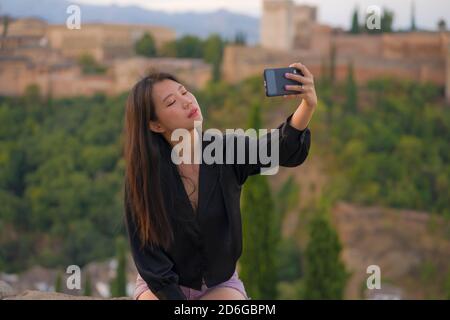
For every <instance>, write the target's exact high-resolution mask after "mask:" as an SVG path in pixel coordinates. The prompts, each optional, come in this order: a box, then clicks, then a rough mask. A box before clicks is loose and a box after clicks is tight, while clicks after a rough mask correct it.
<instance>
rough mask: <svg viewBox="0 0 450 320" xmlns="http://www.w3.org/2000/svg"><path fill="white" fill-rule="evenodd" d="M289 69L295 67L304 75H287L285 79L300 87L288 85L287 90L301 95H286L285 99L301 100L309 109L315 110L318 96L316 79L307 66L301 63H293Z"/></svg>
mask: <svg viewBox="0 0 450 320" xmlns="http://www.w3.org/2000/svg"><path fill="white" fill-rule="evenodd" d="M289 67H294V68H296V69H298V70H300V71H301V72H302V73H303V76H302V75H297V74H293V73H286V74H285V77H286V78H288V79H291V80H294V81H297V82H299V84H298V85H286V87H285V89H286V90H290V91H298V92H299V94H295V95H284V96H283V97H285V98H289V99H292V98H301V99H303V101H304V102H305V103H306V104H307V106H308V107H309V108H312V109H314V108H315V107H316V106H317V95H316V89H315V87H314V77H313V75H312V73H311V72H310V71H309V70H308V68H306V66H305V65H304V64H302V63H300V62H297V63H293V64H291V65H290V66H289Z"/></svg>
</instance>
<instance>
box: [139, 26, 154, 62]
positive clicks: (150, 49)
mask: <svg viewBox="0 0 450 320" xmlns="http://www.w3.org/2000/svg"><path fill="white" fill-rule="evenodd" d="M134 51H135V52H136V54H137V55H140V56H145V57H155V56H157V50H156V44H155V39H154V38H153V36H152V35H151V34H149V33H147V32H146V33H144V35H143V36H142V37H141V38H140V39H139V40H138V41H136V43H135V44H134Z"/></svg>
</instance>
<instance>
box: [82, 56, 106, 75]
mask: <svg viewBox="0 0 450 320" xmlns="http://www.w3.org/2000/svg"><path fill="white" fill-rule="evenodd" d="M78 64H79V65H80V67H81V70H82V72H83V73H84V74H104V73H105V72H106V70H107V68H106V67H105V66H103V65H101V64H100V63H98V62H97V60H95V58H94V57H93V56H92V55H90V54H88V53H85V54H82V55H81V56H80V57H79V58H78Z"/></svg>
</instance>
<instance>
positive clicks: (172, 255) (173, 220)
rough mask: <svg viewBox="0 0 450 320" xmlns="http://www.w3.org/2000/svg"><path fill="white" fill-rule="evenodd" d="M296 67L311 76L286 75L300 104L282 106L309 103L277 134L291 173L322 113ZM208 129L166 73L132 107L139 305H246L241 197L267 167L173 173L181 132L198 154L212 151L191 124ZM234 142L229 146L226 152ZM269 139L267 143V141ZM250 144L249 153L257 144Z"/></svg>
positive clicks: (130, 179) (133, 240) (142, 89)
mask: <svg viewBox="0 0 450 320" xmlns="http://www.w3.org/2000/svg"><path fill="white" fill-rule="evenodd" d="M291 67H295V68H297V69H299V70H301V71H302V73H303V74H304V76H300V75H295V74H287V75H286V77H287V78H290V79H293V80H295V81H298V82H299V85H291V86H287V88H286V89H287V90H293V91H298V95H290V96H285V97H289V98H295V97H298V98H301V99H302V102H301V104H300V105H299V106H298V107H297V109H296V110H295V112H294V113H293V114H291V115H290V116H289V117H288V118H287V119H286V121H285V122H284V123H282V124H281V125H280V126H279V127H278V129H279V130H280V131H279V132H280V134H279V137H278V138H277V139H278V140H277V141H278V142H279V165H281V166H285V167H295V166H298V165H300V164H301V163H303V161H304V160H305V159H306V157H307V155H308V151H309V147H310V131H309V128H308V123H309V121H310V119H311V117H312V114H313V112H314V110H315V108H316V105H317V97H316V93H315V88H314V81H313V76H312V74H311V73H310V72H309V70H308V69H307V68H306V67H305V66H304V65H303V64H301V63H294V64H292V65H291ZM300 83H301V84H302V85H301V84H300ZM202 120H203V118H202V114H201V111H200V107H199V105H198V103H197V100H196V98H195V97H194V95H193V94H192V93H191V92H189V91H188V90H187V89H186V88H185V87H184V86H183V85H182V84H181V82H180V81H178V80H177V79H176V78H175V77H174V76H172V75H170V74H167V73H153V74H151V75H149V76H147V77H145V78H144V79H142V80H141V81H139V82H138V83H137V84H136V85H135V86H134V87H133V89H132V91H131V93H130V95H129V97H128V101H127V105H126V114H125V146H124V147H125V148H124V149H125V150H124V151H125V163H126V170H125V171H126V172H125V216H126V225H127V231H128V235H129V239H130V245H131V252H132V255H133V259H134V262H135V264H136V267H137V270H138V273H139V276H138V279H137V285H136V290H135V295H134V297H135V299H218V300H221V299H249V297H248V296H247V294H246V292H245V288H244V285H243V283H242V281H241V280H240V279H239V276H238V274H237V272H236V263H237V261H238V259H239V257H240V255H241V252H242V230H241V216H240V194H241V187H242V185H243V183H244V182H245V181H246V179H247V177H248V176H250V175H254V174H258V173H260V171H261V169H262V168H264V165H263V164H262V162H260V161H259V159H258V161H257V162H256V163H252V164H250V163H247V162H246V163H239V162H237V161H234V162H232V163H228V162H224V163H223V164H221V163H212V164H206V163H205V162H201V163H200V164H198V163H194V164H186V163H181V164H175V163H177V162H176V161H175V162H174V161H173V157H171V156H172V155H173V154H172V150H173V148H174V147H175V146H177V144H178V143H179V140H177V141H176V142H174V141H172V139H171V137H172V133H173V132H174V130H176V129H186V132H188V134H189V136H188V138H189V139H191V142H192V144H191V145H192V146H193V147H192V150H191V151H192V152H193V150H194V146H199V145H201V150H205V147H207V146H208V144H209V143H210V142H208V141H199V134H198V133H199V132H198V130H197V128H198V127H197V126H194V124H195V123H194V122H195V121H199V122H197V124H198V123H201V121H202ZM236 137H237V136H236V135H226V136H224V138H225V139H226V141H227V142H228V141H230V139H236ZM271 138H272V135H271V134H267V135H266V136H265V139H266V140H265V141H267V142H270V139H271ZM245 139H246V140H245V144H244V146H245V148H246V149H245V151H246V152H249V150H248V149H249V148H248V146H249V142H250V138H248V137H246V138H245ZM258 141H261V139H260V140H258ZM263 141H264V140H263ZM227 146H228V145H227ZM228 151H229V150H228ZM224 152H225V153H227V149H224ZM236 162H237V163H236Z"/></svg>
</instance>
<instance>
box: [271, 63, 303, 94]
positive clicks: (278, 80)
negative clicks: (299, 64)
mask: <svg viewBox="0 0 450 320" xmlns="http://www.w3.org/2000/svg"><path fill="white" fill-rule="evenodd" d="M285 73H294V74H299V75H303V73H302V72H301V71H300V70H298V69H297V68H294V67H288V68H271V69H264V88H265V91H266V96H267V97H276V96H283V95H291V94H299V92H298V91H291V90H285V89H284V86H285V85H300V84H301V83H300V82H298V81H295V80H292V79H288V78H286V77H285V76H284V74H285Z"/></svg>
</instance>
